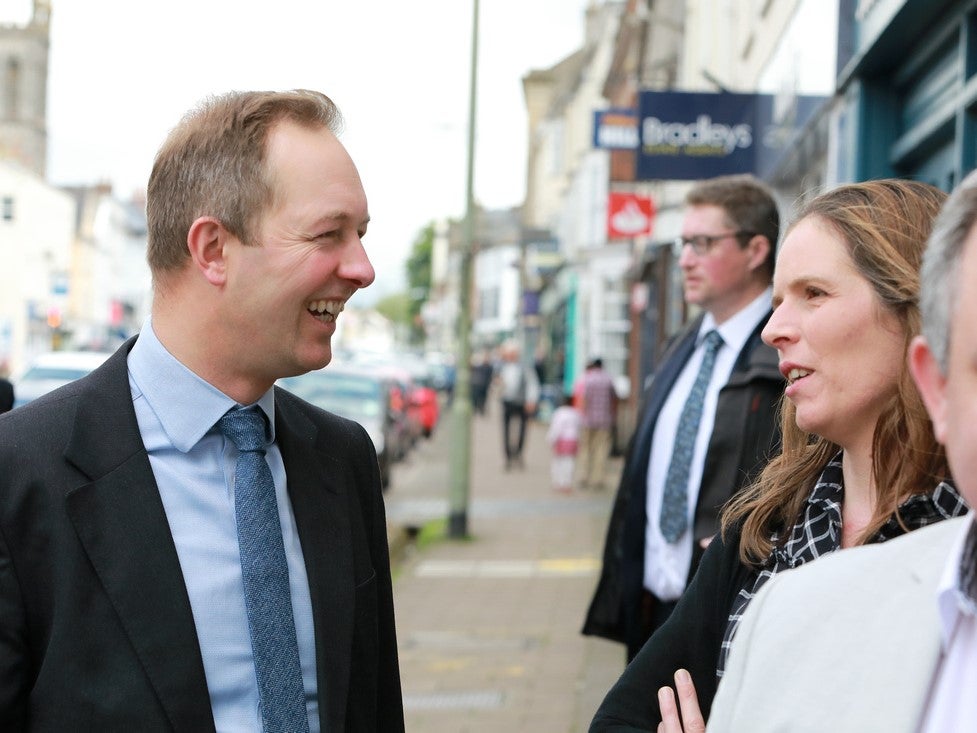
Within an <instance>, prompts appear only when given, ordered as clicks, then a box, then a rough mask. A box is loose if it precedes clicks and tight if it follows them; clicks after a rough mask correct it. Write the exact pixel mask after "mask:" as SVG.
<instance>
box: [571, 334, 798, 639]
mask: <svg viewBox="0 0 977 733" xmlns="http://www.w3.org/2000/svg"><path fill="white" fill-rule="evenodd" d="M768 317H769V315H768V316H767V317H765V318H764V319H763V320H762V321H761V322H760V324H759V325H758V326H757V327H756V329H754V331H753V333H752V334H751V335H750V337H749V338H748V339H747V341H746V344H745V345H744V346H743V349H742V351H740V353H739V356H738V357H737V359H736V363H735V364H734V366H733V371H732V373H731V374H730V377H729V381H728V382H727V383H726V385H725V386H724V387H723V388H722V389H721V390H720V392H719V399H718V402H717V405H716V420H715V427H714V428H713V432H712V435H711V436H710V438H709V447H708V449H707V451H706V458H705V465H704V467H703V472H702V483H701V484H700V488H699V497H698V501H697V502H696V507H695V514H694V517H693V526H692V533H693V539H694V544H693V548H694V549H693V553H692V566H691V568H690V570H689V578H691V577H692V575H693V574H694V573H695V570H696V568H697V567H698V564H699V561H700V560H701V558H702V550H701V549H700V548H699V544H698V542H699V540H701V539H704V538H706V537H711V536H713V535H714V534H716V532H717V530H718V527H719V512H720V510H721V508H722V506H723V505H724V504H725V503H726V501H728V499H729V497H730V496H732V494H733V493H734V492H736V491H738V490H739V489H741V488H742V487H744V486H746V485H748V484H749V483H750V482H751V481H752V480H753V479H754V478H755V477H756V475H757V474H758V473H759V471H760V469H761V468H763V466H764V464H765V463H766V461H767V460H768V459H769V457H770V456H771V455H774V454H775V453H776V451H777V449H778V447H779V443H780V428H779V422H778V405H779V402H780V398H781V396H782V394H783V390H784V379H783V377H782V376H781V374H780V371H779V369H778V366H777V353H776V351H774V350H773V349H771V348H770V347H769V346H766V345H765V344H764V343H763V342H762V341H761V339H760V332H761V331H762V330H763V326H764V325H766V321H767V318H768ZM701 323H702V318H701V317H700V318H697V319H695V320H694V321H693V322H692V323H690V324H689V325H688V326H687V327H686V329H685V330H684V331H683V332H682V333H681V334H680V335H679V336H678V337H677V338H676V339H675V342H674V343H673V344H672V346H671V347H670V348H669V349H668V351H667V352H666V353H665V355H664V356H663V357H662V362H661V367H660V368H659V370H658V372H657V373H656V375H655V378H654V379H653V380H652V383H651V385H650V386H649V388H648V394H647V395H646V398H645V402H644V406H643V408H642V410H641V418H640V420H639V423H638V428H637V430H635V433H634V436H633V437H632V439H631V443H630V445H629V446H628V450H627V455H626V458H625V463H624V470H623V471H622V474H621V482H620V485H619V487H618V491H617V496H616V497H615V500H614V509H613V512H612V514H611V520H610V524H609V526H608V529H607V539H606V541H605V545H604V565H603V571H602V573H601V578H600V581H599V583H598V586H597V590H596V592H595V594H594V598H593V600H592V601H591V604H590V608H589V610H588V612H587V618H586V621H585V623H584V627H583V633H584V634H589V635H594V636H602V637H604V638H607V639H611V640H613V641H619V642H622V643H625V644H628V646H629V647H636V646H640V644H641V643H643V642H644V633H643V631H642V629H641V624H640V622H639V613H640V604H641V596H642V591H643V587H644V561H645V528H646V524H647V516H646V511H645V506H646V503H647V472H648V460H649V456H650V455H651V442H652V439H653V434H654V429H655V423H656V422H657V420H658V413H659V412H660V410H661V408H662V405H663V404H664V402H665V399H666V398H667V397H668V394H669V392H670V391H671V389H672V385H673V384H674V383H675V380H676V379H677V378H678V375H679V373H680V372H681V371H682V368H683V367H684V366H685V363H686V362H687V361H688V360H689V357H690V356H691V355H692V352H693V351H694V348H695V338H696V335H697V334H698V331H699V327H700V325H701ZM727 608H728V606H727Z"/></svg>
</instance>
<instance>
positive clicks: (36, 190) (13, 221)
mask: <svg viewBox="0 0 977 733" xmlns="http://www.w3.org/2000/svg"><path fill="white" fill-rule="evenodd" d="M74 231H75V202H74V200H73V199H72V198H71V196H69V195H68V194H67V193H65V192H64V191H61V190H58V189H56V188H53V187H51V186H49V185H48V184H46V183H45V182H44V181H43V180H42V179H41V178H40V177H39V176H38V175H37V174H36V173H34V172H32V171H29V170H27V169H26V168H24V167H22V166H21V165H19V164H17V163H13V162H10V161H4V160H0V262H2V264H0V363H3V362H6V363H7V365H8V367H9V368H10V369H11V370H12V371H15V370H17V369H19V368H20V367H21V366H23V364H24V363H25V362H26V360H27V359H29V358H30V357H31V356H33V355H34V354H36V353H39V352H41V351H46V350H48V349H50V348H51V346H52V332H53V329H52V326H49V325H48V322H49V320H50V322H51V324H52V325H57V324H58V323H59V322H60V320H61V318H62V315H63V314H64V312H65V310H66V309H67V305H68V292H69V286H68V282H69V273H70V267H71V248H72V242H73V241H74Z"/></svg>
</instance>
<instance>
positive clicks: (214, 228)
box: [187, 216, 230, 285]
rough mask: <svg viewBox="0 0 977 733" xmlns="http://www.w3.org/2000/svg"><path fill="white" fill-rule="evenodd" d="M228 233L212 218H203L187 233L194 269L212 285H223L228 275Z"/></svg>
mask: <svg viewBox="0 0 977 733" xmlns="http://www.w3.org/2000/svg"><path fill="white" fill-rule="evenodd" d="M229 236H230V235H229V233H228V231H227V230H226V229H225V228H224V227H223V225H221V223H220V222H219V221H218V220H217V219H215V218H214V217H212V216H201V217H200V218H198V219H196V220H195V221H194V222H193V224H191V225H190V230H189V231H188V232H187V249H188V250H189V252H190V259H191V260H192V262H193V266H194V268H195V269H196V270H197V271H198V272H199V273H200V274H201V275H203V276H204V278H205V279H206V280H207V282H209V283H210V284H211V285H223V284H224V279H225V275H226V268H225V262H224V246H225V244H226V243H227V238H228V237H229Z"/></svg>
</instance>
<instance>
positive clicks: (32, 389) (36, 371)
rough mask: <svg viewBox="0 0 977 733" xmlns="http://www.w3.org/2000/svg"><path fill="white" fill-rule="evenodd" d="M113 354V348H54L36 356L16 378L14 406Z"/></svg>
mask: <svg viewBox="0 0 977 733" xmlns="http://www.w3.org/2000/svg"><path fill="white" fill-rule="evenodd" d="M111 355H112V352H110V351H51V352H49V353H47V354H41V355H40V356H38V357H36V358H35V359H34V360H33V361H32V362H31V363H30V364H29V365H28V367H27V369H25V370H24V372H23V373H22V374H21V375H20V376H19V377H16V378H14V379H13V380H12V381H13V384H14V407H20V406H21V405H26V404H27V403H28V402H30V401H31V400H35V399H37V398H38V397H40V396H41V395H43V394H47V393H48V392H51V391H52V390H55V389H57V388H58V387H61V386H64V385H65V384H68V383H69V382H73V381H75V380H76V379H78V378H80V377H84V376H85V375H86V374H88V373H89V372H91V371H93V370H94V369H95V368H96V367H99V366H101V364H102V362H104V361H105V360H106V359H108V358H109V357H110V356H111Z"/></svg>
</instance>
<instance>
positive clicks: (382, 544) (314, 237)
mask: <svg viewBox="0 0 977 733" xmlns="http://www.w3.org/2000/svg"><path fill="white" fill-rule="evenodd" d="M339 119H340V118H339V112H338V110H337V109H336V108H335V106H334V105H333V103H332V102H331V101H330V100H329V99H328V98H327V97H325V96H324V95H322V94H319V93H316V92H310V91H293V92H281V93H275V92H255V93H233V94H228V95H225V96H222V97H217V98H212V99H209V100H207V101H206V102H205V103H204V104H203V105H202V106H201V107H199V108H198V109H196V110H194V111H192V112H191V113H189V114H188V115H187V116H186V117H185V118H184V119H183V120H182V121H181V123H180V124H179V125H178V126H177V127H176V128H175V129H174V130H173V132H171V134H170V135H169V137H168V138H167V140H166V141H165V143H164V144H163V146H162V148H161V149H160V151H159V153H158V154H157V157H156V161H155V164H154V167H153V171H152V174H151V176H150V180H149V187H148V195H147V217H148V224H149V253H148V257H149V263H150V268H151V270H152V273H153V288H154V293H153V296H154V297H153V306H152V315H151V318H150V319H149V320H148V321H147V323H146V324H145V325H144V327H143V329H142V332H141V333H140V335H139V336H138V337H137V338H136V339H134V340H132V341H130V342H128V343H127V344H125V345H124V346H123V347H122V348H121V349H120V350H119V352H118V353H117V354H116V355H115V356H114V357H113V358H111V359H109V361H108V362H106V364H105V365H104V366H103V367H101V368H100V369H97V370H96V371H95V372H93V373H92V374H91V375H89V376H88V377H86V378H84V379H81V380H79V381H77V382H75V383H73V384H71V385H69V386H67V387H64V388H62V389H60V390H58V391H56V392H53V393H51V394H49V395H47V396H45V397H42V398H40V399H38V400H36V401H35V402H33V403H32V404H31V405H29V406H26V407H25V408H24V409H21V410H16V411H14V412H11V413H10V414H8V415H4V416H3V418H2V419H0V729H2V730H4V731H21V730H25V731H26V730H30V731H68V730H71V731H75V730H92V731H136V730H138V731H155V730H173V731H192V732H193V733H197V732H198V731H213V730H215V729H216V730H248V731H261V730H264V731H273V730H276V731H277V730H282V731H289V733H291V732H292V731H305V730H309V731H313V732H315V731H327V730H328V731H341V730H342V731H399V730H403V726H404V722H403V705H402V700H401V690H400V676H399V671H398V663H397V650H396V638H395V632H394V616H393V601H392V591H391V580H390V566H389V556H388V549H387V540H386V522H385V518H384V510H383V503H382V496H381V489H380V476H379V470H378V466H377V459H376V454H375V452H374V450H373V447H372V443H371V442H370V439H369V437H368V436H367V434H366V432H365V431H364V430H363V429H362V428H361V427H360V426H358V425H357V424H355V423H353V422H350V421H348V420H344V419H341V418H339V417H336V416H334V415H331V414H328V413H326V412H323V411H321V410H318V409H316V408H314V407H312V406H311V405H309V404H307V403H305V402H303V401H301V400H299V399H297V398H296V397H294V396H292V395H291V394H289V393H287V392H284V391H282V390H280V389H277V388H275V387H274V383H275V381H276V380H277V379H278V378H280V377H285V376H290V375H296V374H301V373H304V372H307V371H310V370H313V369H319V368H321V367H323V366H325V365H326V364H327V363H328V362H329V361H330V359H331V356H332V353H331V338H332V336H333V334H334V332H335V330H336V318H337V316H338V315H339V313H340V312H341V311H342V310H343V307H344V304H345V303H346V301H347V300H348V299H349V298H350V296H351V295H352V294H353V293H354V292H356V290H358V289H359V288H362V287H366V286H367V285H369V284H370V283H371V282H372V281H373V279H374V271H373V268H372V266H371V264H370V262H369V260H368V258H367V255H366V252H365V250H364V248H363V244H362V241H361V240H362V237H363V236H364V235H365V233H366V228H367V222H368V220H369V214H368V209H367V202H366V196H365V194H364V191H363V187H362V185H361V183H360V179H359V175H358V173H357V170H356V167H355V166H354V164H353V162H352V160H351V159H350V157H349V155H348V154H347V152H346V150H345V148H344V147H343V146H342V144H341V143H340V142H339V141H338V139H337V137H336V132H337V129H338V126H339ZM242 436H244V437H242Z"/></svg>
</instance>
